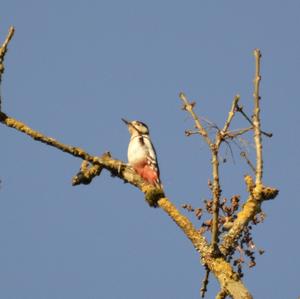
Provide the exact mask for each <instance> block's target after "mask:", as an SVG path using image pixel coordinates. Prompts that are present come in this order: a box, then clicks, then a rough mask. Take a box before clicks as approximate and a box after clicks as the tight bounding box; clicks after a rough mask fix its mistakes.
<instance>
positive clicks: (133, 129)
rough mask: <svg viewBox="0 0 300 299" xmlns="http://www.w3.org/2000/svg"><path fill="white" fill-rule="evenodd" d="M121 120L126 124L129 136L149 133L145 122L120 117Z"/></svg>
mask: <svg viewBox="0 0 300 299" xmlns="http://www.w3.org/2000/svg"><path fill="white" fill-rule="evenodd" d="M122 120H123V122H124V123H125V124H126V125H127V127H128V131H129V133H130V135H131V136H135V135H149V129H148V127H147V125H146V124H144V123H143V122H141V121H138V120H133V121H128V120H126V119H124V118H122Z"/></svg>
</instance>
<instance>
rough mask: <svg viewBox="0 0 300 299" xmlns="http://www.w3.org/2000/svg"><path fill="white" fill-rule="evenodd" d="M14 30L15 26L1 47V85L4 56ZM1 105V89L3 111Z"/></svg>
mask: <svg viewBox="0 0 300 299" xmlns="http://www.w3.org/2000/svg"><path fill="white" fill-rule="evenodd" d="M14 32H15V29H14V27H10V28H9V31H8V34H7V37H6V39H5V41H4V43H3V44H2V46H1V48H0V87H1V82H2V74H3V73H4V69H5V68H4V57H5V54H6V52H7V46H8V44H9V42H10V40H11V39H12V37H13V35H14ZM1 105H2V99H1V91H0V111H2V110H1V109H2V107H1Z"/></svg>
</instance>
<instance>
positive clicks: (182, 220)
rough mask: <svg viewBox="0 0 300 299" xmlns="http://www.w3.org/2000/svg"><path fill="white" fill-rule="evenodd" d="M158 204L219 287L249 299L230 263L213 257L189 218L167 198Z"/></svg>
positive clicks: (236, 298)
mask: <svg viewBox="0 0 300 299" xmlns="http://www.w3.org/2000/svg"><path fill="white" fill-rule="evenodd" d="M158 205H159V206H160V207H161V208H162V209H163V210H164V211H165V212H166V213H167V214H168V215H169V216H170V217H171V218H172V219H173V220H174V221H175V223H176V224H177V225H178V226H179V227H180V228H181V229H182V231H183V232H184V233H185V235H186V236H187V237H188V238H189V239H190V241H191V242H192V244H193V245H194V247H195V249H196V250H197V251H198V252H199V253H200V254H201V259H202V263H203V264H205V265H207V267H208V269H209V270H210V271H211V272H212V273H214V275H215V276H216V278H217V279H218V281H219V283H220V286H221V289H225V290H226V291H227V292H228V293H229V294H230V295H231V296H232V297H233V298H234V299H251V298H252V296H251V294H250V293H249V292H248V290H247V288H246V287H245V286H244V284H243V282H242V280H241V279H240V277H239V276H238V275H237V274H236V273H235V272H234V271H233V269H232V267H231V265H230V264H229V263H228V262H226V261H225V260H224V258H222V257H217V258H216V257H214V255H213V254H212V251H211V247H210V246H209V245H208V243H207V241H206V240H205V238H204V237H203V236H202V235H201V234H200V233H199V232H198V231H197V230H196V229H195V227H194V226H193V224H192V223H191V222H190V220H189V219H188V218H187V217H185V216H183V215H182V214H181V213H180V212H179V211H178V210H177V208H176V207H175V206H174V205H173V204H172V203H171V202H170V201H169V200H168V199H167V198H161V199H160V200H159V201H158Z"/></svg>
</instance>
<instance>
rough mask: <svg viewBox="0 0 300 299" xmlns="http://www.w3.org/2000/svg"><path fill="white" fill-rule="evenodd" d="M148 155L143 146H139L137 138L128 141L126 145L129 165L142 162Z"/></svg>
mask: <svg viewBox="0 0 300 299" xmlns="http://www.w3.org/2000/svg"><path fill="white" fill-rule="evenodd" d="M147 155H148V150H147V148H146V147H145V145H143V144H141V142H140V140H139V136H136V137H134V138H133V139H131V140H130V142H129V145H128V162H129V164H135V163H137V162H140V161H141V160H144V159H145V158H146V157H147Z"/></svg>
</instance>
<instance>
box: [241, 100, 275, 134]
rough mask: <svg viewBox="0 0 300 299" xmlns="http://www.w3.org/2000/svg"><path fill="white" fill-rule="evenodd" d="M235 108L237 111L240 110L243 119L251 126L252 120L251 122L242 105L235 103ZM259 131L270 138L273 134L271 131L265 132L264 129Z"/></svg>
mask: <svg viewBox="0 0 300 299" xmlns="http://www.w3.org/2000/svg"><path fill="white" fill-rule="evenodd" d="M236 110H237V111H238V112H240V113H241V114H242V115H243V116H244V117H245V119H246V120H247V121H248V123H249V124H250V125H251V126H252V127H253V122H252V120H251V119H250V117H249V116H248V115H247V114H246V113H245V112H244V110H243V106H239V105H237V106H236ZM261 133H262V134H263V135H265V136H266V137H269V138H271V137H272V136H273V134H272V133H267V132H265V131H263V130H261Z"/></svg>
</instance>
